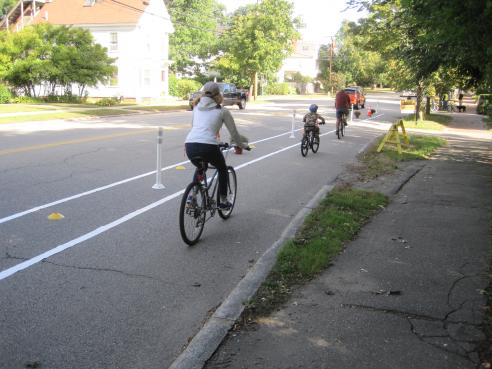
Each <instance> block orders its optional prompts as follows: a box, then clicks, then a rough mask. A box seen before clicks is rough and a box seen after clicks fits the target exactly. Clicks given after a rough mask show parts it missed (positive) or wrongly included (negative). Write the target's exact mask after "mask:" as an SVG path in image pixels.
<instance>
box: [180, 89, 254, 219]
mask: <svg viewBox="0 0 492 369" xmlns="http://www.w3.org/2000/svg"><path fill="white" fill-rule="evenodd" d="M222 100H223V97H222V95H221V93H220V89H219V85H218V84H217V83H215V82H207V83H205V85H204V86H203V89H202V93H201V95H200V96H199V97H198V98H197V99H196V100H195V101H194V102H193V106H194V109H193V116H192V123H191V125H192V127H191V131H190V132H189V133H188V136H186V140H185V148H186V155H187V156H188V158H189V159H190V160H191V162H192V163H193V164H194V165H195V166H197V167H198V166H199V163H198V162H196V161H193V160H192V159H193V158H194V157H197V156H199V157H201V158H203V159H205V161H207V162H208V163H210V164H212V165H213V166H214V167H216V168H217V169H218V171H219V194H220V202H219V204H218V205H217V206H218V207H219V208H220V209H223V210H227V209H229V208H230V207H231V206H232V204H230V203H229V202H228V201H227V166H226V162H225V159H224V155H222V152H221V151H220V148H219V142H218V140H217V137H218V134H219V131H220V128H221V127H222V125H223V124H225V126H226V127H227V130H228V131H229V133H230V135H231V143H234V145H236V146H238V147H241V148H243V149H249V146H248V139H247V138H246V137H244V136H242V135H240V134H239V133H238V131H237V129H236V124H235V123H234V118H233V117H232V115H231V112H230V111H229V110H227V109H225V108H223V107H222V106H221V105H220V104H221V103H222Z"/></svg>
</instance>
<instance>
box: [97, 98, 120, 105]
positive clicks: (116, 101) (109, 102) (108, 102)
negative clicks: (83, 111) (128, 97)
mask: <svg viewBox="0 0 492 369" xmlns="http://www.w3.org/2000/svg"><path fill="white" fill-rule="evenodd" d="M120 103H121V101H120V99H118V98H117V97H105V98H104V99H101V100H99V101H97V102H96V105H98V106H114V105H118V104H120Z"/></svg>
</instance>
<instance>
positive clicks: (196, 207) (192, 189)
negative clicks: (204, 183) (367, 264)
mask: <svg viewBox="0 0 492 369" xmlns="http://www.w3.org/2000/svg"><path fill="white" fill-rule="evenodd" d="M206 204H207V202H206V198H205V193H204V192H203V191H202V190H201V187H200V185H199V184H198V183H196V182H192V183H190V184H189V185H188V187H186V190H185V192H184V194H183V198H182V199H181V206H180V208H179V230H180V232H181V238H182V239H183V241H184V242H185V243H187V244H188V245H190V246H193V245H194V244H196V243H197V242H198V240H199V238H200V236H201V235H202V232H203V227H204V226H205V217H206V215H207V210H206Z"/></svg>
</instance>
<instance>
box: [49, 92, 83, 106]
mask: <svg viewBox="0 0 492 369" xmlns="http://www.w3.org/2000/svg"><path fill="white" fill-rule="evenodd" d="M82 100H83V99H82V98H81V97H80V96H77V95H72V94H70V93H66V94H64V95H48V96H45V97H43V101H44V102H47V103H67V104H80V103H81V102H82Z"/></svg>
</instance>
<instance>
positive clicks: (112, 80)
mask: <svg viewBox="0 0 492 369" xmlns="http://www.w3.org/2000/svg"><path fill="white" fill-rule="evenodd" d="M109 86H111V87H116V86H118V67H116V68H115V71H114V73H113V75H112V76H111V78H110V80H109Z"/></svg>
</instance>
